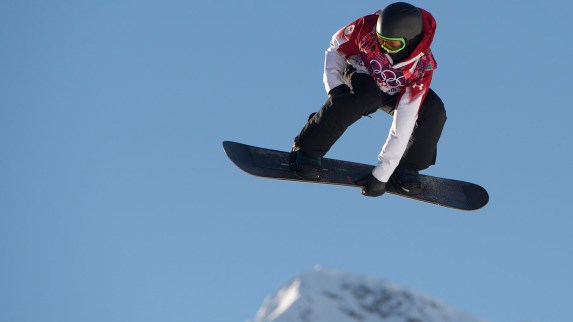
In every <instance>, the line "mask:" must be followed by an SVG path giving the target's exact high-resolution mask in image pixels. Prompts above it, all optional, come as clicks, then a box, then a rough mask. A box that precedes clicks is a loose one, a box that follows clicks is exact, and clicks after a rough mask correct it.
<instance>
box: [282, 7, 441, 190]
mask: <svg viewBox="0 0 573 322" xmlns="http://www.w3.org/2000/svg"><path fill="white" fill-rule="evenodd" d="M435 30H436V21H435V20H434V18H433V17H432V15H431V14H430V13H429V12H427V11H425V10H423V9H421V8H417V7H415V6H413V5H411V4H408V3H404V2H397V3H393V4H390V5H388V6H387V7H386V8H384V9H383V10H379V11H377V12H376V13H374V14H371V15H367V16H364V17H362V18H359V19H358V20H356V21H354V22H352V23H350V24H349V25H347V26H345V27H344V28H342V29H340V30H339V31H338V32H337V33H335V34H334V36H333V37H332V40H331V43H330V47H329V48H328V49H327V50H326V54H325V64H324V84H325V88H326V91H327V93H328V99H327V100H326V102H325V103H324V105H323V106H322V107H321V108H320V109H319V111H318V112H317V113H313V114H311V116H310V117H309V119H308V121H307V123H306V125H305V126H304V127H303V129H302V131H301V132H300V134H299V135H298V136H297V137H296V138H295V142H294V145H293V147H292V152H291V157H290V163H291V167H292V169H293V172H294V173H295V175H296V176H298V177H300V178H303V179H306V180H319V179H320V171H321V160H322V157H323V156H324V155H325V154H326V153H327V152H328V151H329V150H330V148H331V147H332V146H333V145H334V143H335V142H336V141H337V140H338V139H339V138H340V136H342V134H343V133H344V132H345V131H346V129H347V128H348V127H349V126H350V125H351V124H353V123H354V122H356V121H357V120H358V119H360V118H361V117H362V116H367V115H369V114H372V113H374V112H376V111H377V110H378V109H381V110H383V111H384V112H386V113H388V114H390V115H391V116H393V122H392V126H391V128H390V133H389V135H388V137H387V139H386V142H385V144H384V145H383V147H382V150H381V152H380V154H379V155H378V164H377V166H376V167H375V168H374V170H373V171H372V172H371V173H370V174H368V175H367V176H366V177H364V178H362V179H360V180H358V181H357V182H356V183H357V184H359V185H360V186H363V189H362V194H363V195H365V196H371V197H377V196H381V195H382V194H384V192H385V190H386V184H387V183H388V182H389V181H390V180H391V182H392V183H394V184H395V185H396V186H397V187H399V188H400V189H402V190H403V191H404V192H406V193H408V194H411V195H416V194H419V193H421V192H422V191H423V188H422V186H421V183H420V180H419V171H420V170H424V169H426V168H428V167H429V166H431V165H433V164H435V161H436V148H437V144H438V140H439V138H440V135H441V133H442V129H443V127H444V124H445V122H446V111H445V109H444V104H443V102H442V100H441V99H440V98H439V97H438V95H437V94H436V93H435V92H434V91H433V90H432V89H430V82H431V80H432V74H433V71H434V69H436V67H437V64H436V61H435V60H434V56H433V55H432V52H431V50H430V45H431V43H432V40H433V38H434V34H435Z"/></svg>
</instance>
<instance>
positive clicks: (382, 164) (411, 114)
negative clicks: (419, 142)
mask: <svg viewBox="0 0 573 322" xmlns="http://www.w3.org/2000/svg"><path fill="white" fill-rule="evenodd" d="M412 94H413V93H412V90H411V88H409V87H408V88H406V92H405V93H404V94H403V95H402V97H401V98H400V102H398V105H397V106H396V110H395V111H394V119H393V121H392V127H391V128H390V133H389V134H388V138H387V139H386V143H384V146H383V147H382V151H380V154H379V155H378V165H376V167H375V168H374V170H373V171H372V175H374V177H375V178H376V179H378V180H380V181H381V182H388V180H389V179H390V176H391V175H392V173H393V172H394V170H395V169H396V167H397V166H398V164H399V163H400V160H401V159H402V156H403V155H404V152H405V151H406V148H407V147H408V142H409V141H410V137H411V136H412V132H413V131H414V127H415V125H416V120H417V119H418V110H419V109H420V105H421V104H422V99H423V98H424V92H423V91H419V92H418V93H417V94H415V96H412Z"/></svg>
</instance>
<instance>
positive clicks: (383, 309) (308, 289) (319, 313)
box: [254, 268, 483, 322]
mask: <svg viewBox="0 0 573 322" xmlns="http://www.w3.org/2000/svg"><path fill="white" fill-rule="evenodd" d="M254 322H483V320H480V319H479V318H476V317H473V316H470V315H469V314H466V313H464V312H461V311H459V310H457V309H454V308H452V307H450V306H448V305H446V304H444V303H442V302H440V301H438V300H435V299H433V298H431V297H429V296H427V295H424V294H422V293H420V292H418V291H415V290H411V289H408V288H406V287H403V286H399V285H396V284H393V283H389V282H385V281H381V280H379V279H375V278H372V277H368V276H363V275H357V274H352V273H346V272H341V271H336V270H328V269H321V268H317V269H315V270H314V271H309V272H306V273H304V274H301V275H300V276H297V277H295V278H294V279H293V280H292V281H290V282H289V283H287V284H286V285H285V286H283V287H281V288H280V289H279V290H278V291H277V292H276V293H275V294H274V295H272V296H270V297H268V298H267V299H265V301H264V303H263V305H262V306H261V308H260V309H259V311H258V312H257V314H256V317H255V320H254Z"/></svg>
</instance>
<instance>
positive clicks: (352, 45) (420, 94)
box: [324, 9, 437, 182]
mask: <svg viewBox="0 0 573 322" xmlns="http://www.w3.org/2000/svg"><path fill="white" fill-rule="evenodd" d="M420 11H421V13H422V21H423V28H422V33H423V38H422V40H421V42H420V43H419V45H418V46H417V47H416V49H415V50H414V51H413V52H412V54H411V55H410V57H409V58H407V59H405V60H404V61H402V62H399V63H396V64H394V62H393V61H392V58H391V57H390V55H388V54H386V53H385V52H384V51H383V50H382V49H381V48H380V45H379V44H378V37H377V35H376V24H377V21H378V16H379V15H380V13H381V12H382V11H381V10H380V11H377V12H376V13H374V14H371V15H368V16H365V17H362V18H360V19H358V20H356V21H354V22H352V23H351V24H349V25H347V26H346V27H344V28H342V29H340V30H339V31H338V32H337V33H336V34H334V36H333V37H332V40H331V42H330V47H329V48H328V49H327V50H326V54H325V56H326V57H325V63H324V85H325V88H326V91H327V92H329V91H330V90H331V89H332V88H335V87H336V86H338V85H341V84H343V83H344V81H343V73H344V70H345V67H346V64H350V65H352V66H353V67H354V68H356V69H357V71H358V72H361V73H365V74H369V75H370V76H372V78H374V80H376V82H377V83H378V86H379V87H380V89H381V90H382V91H384V92H385V93H387V94H390V95H399V97H398V101H397V104H396V109H395V111H394V119H393V122H392V127H391V128H390V133H389V135H388V138H387V139H386V143H385V144H384V146H383V147H382V151H381V152H380V154H379V155H378V164H377V166H376V167H375V168H374V170H373V172H372V174H373V175H374V177H376V179H378V180H380V181H382V182H388V180H389V178H390V176H391V175H392V173H393V172H394V170H395V169H396V167H397V166H398V164H399V163H400V159H401V158H402V156H403V155H404V152H405V151H406V147H407V145H408V141H409V139H410V136H411V135H412V132H413V130H414V126H415V124H416V120H417V118H418V111H419V110H420V107H421V105H422V102H423V101H424V98H425V96H426V93H427V92H428V89H429V88H430V82H431V81H432V74H433V71H434V69H436V67H437V64H436V61H435V60H434V57H433V55H432V52H431V50H430V44H431V43H432V40H433V39H434V34H435V31H436V21H435V19H434V17H432V15H431V14H430V13H429V12H427V11H425V10H423V9H420ZM348 85H349V84H348Z"/></svg>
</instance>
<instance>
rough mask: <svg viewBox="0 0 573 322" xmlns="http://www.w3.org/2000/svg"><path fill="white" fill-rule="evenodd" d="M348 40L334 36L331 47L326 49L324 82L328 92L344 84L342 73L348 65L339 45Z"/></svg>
mask: <svg viewBox="0 0 573 322" xmlns="http://www.w3.org/2000/svg"><path fill="white" fill-rule="evenodd" d="M344 42H346V39H344V38H337V37H336V35H335V36H334V37H332V40H331V42H330V47H328V49H326V52H325V54H324V56H325V57H324V75H323V78H322V80H323V82H324V88H325V89H326V92H327V93H328V92H330V90H331V89H333V88H335V87H336V86H338V85H342V84H344V81H343V80H342V75H343V73H344V68H345V67H346V57H344V56H343V55H342V54H340V53H339V52H338V47H339V46H340V45H342V44H343V43H344Z"/></svg>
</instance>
